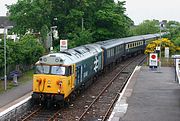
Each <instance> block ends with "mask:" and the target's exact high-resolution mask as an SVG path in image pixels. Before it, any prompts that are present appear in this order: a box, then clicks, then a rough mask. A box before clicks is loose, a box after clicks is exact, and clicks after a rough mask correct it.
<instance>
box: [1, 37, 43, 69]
mask: <svg viewBox="0 0 180 121" xmlns="http://www.w3.org/2000/svg"><path fill="white" fill-rule="evenodd" d="M0 47H1V48H0V51H1V52H2V53H1V54H0V62H1V64H0V68H1V67H4V66H3V64H4V56H3V49H2V48H4V46H3V42H0ZM6 47H7V65H31V64H34V63H35V62H36V61H38V59H39V57H40V56H42V55H43V54H44V52H45V50H44V48H43V46H42V45H41V44H40V43H39V42H38V41H37V40H36V39H35V37H34V36H32V35H25V36H23V37H22V38H21V39H20V40H19V41H17V42H13V41H11V40H7V46H6Z"/></svg>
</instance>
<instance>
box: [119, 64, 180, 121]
mask: <svg viewBox="0 0 180 121" xmlns="http://www.w3.org/2000/svg"><path fill="white" fill-rule="evenodd" d="M174 73H175V72H174V68H172V67H161V69H160V70H158V71H151V70H150V69H149V68H148V67H141V69H140V71H139V72H138V73H136V75H135V76H134V77H133V78H132V80H131V81H132V82H131V83H133V81H135V83H134V86H131V84H130V86H129V87H128V88H127V90H128V89H129V90H130V89H131V88H132V94H131V96H129V97H127V104H128V108H127V112H126V113H125V115H124V116H123V117H122V118H120V121H180V85H179V84H178V83H177V82H175V75H174Z"/></svg>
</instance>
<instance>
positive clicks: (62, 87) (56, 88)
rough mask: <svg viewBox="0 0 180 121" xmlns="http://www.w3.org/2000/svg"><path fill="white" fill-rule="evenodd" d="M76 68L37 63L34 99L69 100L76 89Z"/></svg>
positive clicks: (34, 77) (34, 78)
mask: <svg viewBox="0 0 180 121" xmlns="http://www.w3.org/2000/svg"><path fill="white" fill-rule="evenodd" d="M47 60H48V58H47ZM51 61H52V59H51ZM74 68H75V65H65V64H57V63H56V64H50V63H48V64H47V63H40V62H38V63H36V68H35V73H34V76H33V94H32V97H33V98H34V99H40V100H41V101H44V100H49V99H51V100H55V101H61V100H64V99H65V98H67V97H68V95H69V94H70V93H71V92H72V90H73V88H74V86H73V85H74V80H75V75H74V71H75V70H74Z"/></svg>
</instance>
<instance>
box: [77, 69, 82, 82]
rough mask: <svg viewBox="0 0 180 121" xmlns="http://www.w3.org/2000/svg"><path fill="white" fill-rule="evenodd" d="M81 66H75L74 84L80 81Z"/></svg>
mask: <svg viewBox="0 0 180 121" xmlns="http://www.w3.org/2000/svg"><path fill="white" fill-rule="evenodd" d="M81 68H82V67H81V66H78V67H76V85H78V84H79V83H81V81H82V74H81V73H82V69H81Z"/></svg>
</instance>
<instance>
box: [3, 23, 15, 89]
mask: <svg viewBox="0 0 180 121" xmlns="http://www.w3.org/2000/svg"><path fill="white" fill-rule="evenodd" d="M10 28H13V26H6V27H5V28H4V90H6V89H7V75H6V32H7V31H8V29H10Z"/></svg>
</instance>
